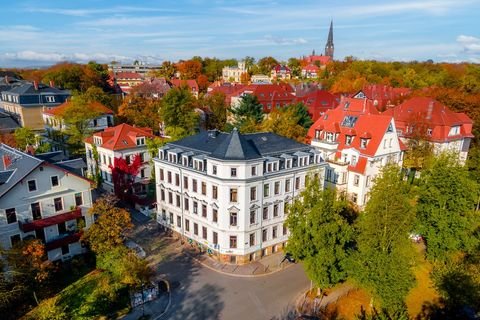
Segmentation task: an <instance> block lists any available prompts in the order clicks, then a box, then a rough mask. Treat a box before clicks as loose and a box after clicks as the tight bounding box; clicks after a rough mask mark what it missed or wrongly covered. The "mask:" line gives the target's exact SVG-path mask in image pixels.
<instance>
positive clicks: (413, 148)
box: [403, 115, 433, 170]
mask: <svg viewBox="0 0 480 320" xmlns="http://www.w3.org/2000/svg"><path fill="white" fill-rule="evenodd" d="M408 127H409V128H411V132H407V133H406V134H408V141H407V147H408V149H407V151H406V152H405V157H404V160H403V166H404V167H405V168H408V169H414V170H421V169H422V168H423V167H424V166H425V163H426V162H427V161H428V159H429V158H430V157H432V156H433V145H432V144H431V143H430V142H429V141H428V134H427V133H428V129H429V125H428V124H427V123H426V122H425V118H424V117H423V115H412V117H411V119H410V121H409V123H408Z"/></svg>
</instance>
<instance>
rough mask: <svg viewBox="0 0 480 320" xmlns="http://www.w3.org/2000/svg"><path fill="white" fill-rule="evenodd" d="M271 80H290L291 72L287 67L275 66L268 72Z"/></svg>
mask: <svg viewBox="0 0 480 320" xmlns="http://www.w3.org/2000/svg"><path fill="white" fill-rule="evenodd" d="M270 78H271V79H272V80H290V79H291V78H292V71H291V70H290V68H289V67H287V66H284V65H281V64H277V65H276V66H275V67H274V68H273V69H272V71H271V72H270Z"/></svg>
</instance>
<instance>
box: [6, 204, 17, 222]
mask: <svg viewBox="0 0 480 320" xmlns="http://www.w3.org/2000/svg"><path fill="white" fill-rule="evenodd" d="M5 215H6V216H7V223H8V224H10V223H14V222H17V213H16V211H15V208H10V209H7V210H5Z"/></svg>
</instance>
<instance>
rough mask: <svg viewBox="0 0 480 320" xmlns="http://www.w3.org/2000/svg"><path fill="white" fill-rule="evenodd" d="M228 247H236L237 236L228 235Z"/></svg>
mask: <svg viewBox="0 0 480 320" xmlns="http://www.w3.org/2000/svg"><path fill="white" fill-rule="evenodd" d="M230 248H232V249H236V248H237V236H230Z"/></svg>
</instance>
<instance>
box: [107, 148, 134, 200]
mask: <svg viewBox="0 0 480 320" xmlns="http://www.w3.org/2000/svg"><path fill="white" fill-rule="evenodd" d="M141 165H142V160H141V158H140V155H138V154H137V155H135V156H134V157H133V159H132V158H129V159H128V160H127V159H124V158H122V157H118V158H114V159H113V164H112V165H110V166H109V168H110V170H111V172H112V182H113V188H114V189H115V195H116V196H117V197H118V198H119V199H120V200H125V201H128V202H130V203H135V202H137V200H138V198H137V196H136V195H135V194H134V192H133V185H134V183H135V177H136V176H137V175H138V172H139V171H140V167H141Z"/></svg>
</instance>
